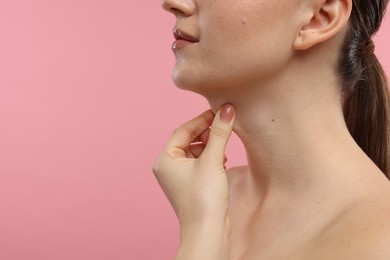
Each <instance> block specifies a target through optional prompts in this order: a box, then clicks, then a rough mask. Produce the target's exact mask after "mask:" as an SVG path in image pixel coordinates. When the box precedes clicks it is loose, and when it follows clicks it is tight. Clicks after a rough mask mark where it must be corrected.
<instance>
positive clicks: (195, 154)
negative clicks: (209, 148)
mask: <svg viewBox="0 0 390 260" xmlns="http://www.w3.org/2000/svg"><path fill="white" fill-rule="evenodd" d="M204 148H205V145H204V144H201V143H199V144H191V146H190V148H189V151H190V153H191V155H192V158H199V156H200V155H201V154H202V153H203V150H204Z"/></svg>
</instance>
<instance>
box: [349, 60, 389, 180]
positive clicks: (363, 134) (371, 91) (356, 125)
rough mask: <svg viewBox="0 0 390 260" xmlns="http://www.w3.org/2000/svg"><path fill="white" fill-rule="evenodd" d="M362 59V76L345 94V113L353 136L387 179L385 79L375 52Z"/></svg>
mask: <svg viewBox="0 0 390 260" xmlns="http://www.w3.org/2000/svg"><path fill="white" fill-rule="evenodd" d="M364 63H365V64H364V69H363V71H362V75H361V79H359V80H358V81H357V83H356V85H355V86H354V89H353V91H352V92H351V93H350V94H349V95H348V96H347V97H346V98H345V101H344V117H345V121H346V123H347V127H348V129H349V131H350V133H351V135H352V137H353V138H354V139H355V141H356V142H357V143H358V145H359V146H360V147H361V148H362V150H363V151H364V152H365V153H366V154H367V155H368V156H369V157H370V158H371V160H372V161H374V163H375V164H376V165H377V166H378V167H379V169H381V171H382V172H383V173H384V174H385V175H386V176H387V178H389V179H390V173H389V164H388V161H389V158H388V150H389V91H388V86H387V81H386V78H385V74H384V72H383V69H382V66H381V65H380V63H379V61H378V59H377V58H376V56H375V54H372V55H371V56H369V57H367V58H366V59H365V62H364Z"/></svg>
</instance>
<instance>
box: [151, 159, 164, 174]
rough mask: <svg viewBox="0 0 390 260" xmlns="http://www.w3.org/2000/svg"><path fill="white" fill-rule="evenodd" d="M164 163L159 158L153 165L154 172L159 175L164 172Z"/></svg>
mask: <svg viewBox="0 0 390 260" xmlns="http://www.w3.org/2000/svg"><path fill="white" fill-rule="evenodd" d="M163 168H164V167H163V163H162V162H161V160H160V158H159V159H157V160H156V161H155V162H154V164H153V166H152V172H153V174H154V175H155V176H156V177H157V176H158V175H160V174H161V173H162V172H163Z"/></svg>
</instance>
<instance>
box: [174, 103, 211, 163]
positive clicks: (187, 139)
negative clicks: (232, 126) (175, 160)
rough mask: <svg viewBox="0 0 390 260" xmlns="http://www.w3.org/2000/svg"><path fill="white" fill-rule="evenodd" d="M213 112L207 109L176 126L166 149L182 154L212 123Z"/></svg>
mask: <svg viewBox="0 0 390 260" xmlns="http://www.w3.org/2000/svg"><path fill="white" fill-rule="evenodd" d="M213 119H214V113H213V112H212V111H211V110H207V111H205V112H203V113H202V114H200V115H198V116H197V117H195V118H193V119H191V120H190V121H188V122H186V123H184V124H182V125H181V126H180V127H179V128H177V129H176V130H175V131H174V132H173V134H172V136H171V137H170V138H169V140H168V143H167V145H166V150H167V151H168V152H170V153H174V154H176V155H180V156H183V154H185V151H186V150H187V148H188V147H189V146H190V144H191V143H192V142H193V140H195V139H196V138H197V137H198V136H200V135H201V134H202V133H203V132H204V131H206V130H207V129H208V128H209V126H210V125H211V124H212V122H213Z"/></svg>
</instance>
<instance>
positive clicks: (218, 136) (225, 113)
mask: <svg viewBox="0 0 390 260" xmlns="http://www.w3.org/2000/svg"><path fill="white" fill-rule="evenodd" d="M235 114H236V112H235V109H234V107H233V106H232V105H230V104H225V105H223V106H222V107H221V108H220V109H219V110H218V112H217V114H216V115H215V117H214V121H213V123H212V125H211V128H210V136H209V139H208V141H207V145H206V147H205V149H204V152H203V153H202V157H206V158H208V159H210V160H211V161H213V162H217V163H220V164H223V161H224V154H225V148H226V144H227V142H228V140H229V138H230V135H231V133H232V130H233V124H234V119H235Z"/></svg>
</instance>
